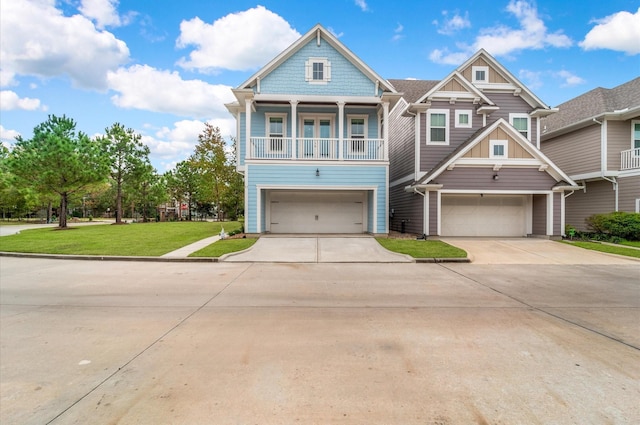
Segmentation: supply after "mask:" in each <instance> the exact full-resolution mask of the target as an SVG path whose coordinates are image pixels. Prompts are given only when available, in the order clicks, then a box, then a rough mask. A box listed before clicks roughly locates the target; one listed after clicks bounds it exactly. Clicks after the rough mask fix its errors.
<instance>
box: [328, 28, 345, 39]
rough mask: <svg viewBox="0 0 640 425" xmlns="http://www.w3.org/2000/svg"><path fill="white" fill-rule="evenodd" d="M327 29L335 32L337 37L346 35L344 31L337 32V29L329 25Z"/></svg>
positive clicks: (332, 32) (334, 34)
mask: <svg viewBox="0 0 640 425" xmlns="http://www.w3.org/2000/svg"><path fill="white" fill-rule="evenodd" d="M327 31H329V32H330V33H331V34H333V36H334V37H335V38H340V37H342V36H343V35H344V31H343V32H337V31H336V30H334V29H333V27H329V28H327Z"/></svg>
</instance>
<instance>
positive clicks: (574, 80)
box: [555, 70, 586, 87]
mask: <svg viewBox="0 0 640 425" xmlns="http://www.w3.org/2000/svg"><path fill="white" fill-rule="evenodd" d="M555 75H556V76H557V77H559V78H561V79H563V80H564V83H563V84H562V86H561V87H573V86H577V85H580V84H584V83H586V80H585V79H584V78H580V77H578V76H577V75H575V74H573V73H571V72H569V71H565V70H562V71H558V72H556V73H555Z"/></svg>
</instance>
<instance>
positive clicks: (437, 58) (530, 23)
mask: <svg viewBox="0 0 640 425" xmlns="http://www.w3.org/2000/svg"><path fill="white" fill-rule="evenodd" d="M506 10H507V12H509V13H510V14H512V15H513V16H514V17H515V18H516V19H517V20H518V22H519V25H520V27H519V28H511V27H508V26H506V25H498V26H495V27H490V28H483V29H481V30H480V33H479V35H478V36H477V37H476V39H475V41H474V43H473V44H472V45H460V46H458V47H459V48H461V49H462V51H461V52H453V53H451V52H449V51H448V50H447V49H443V50H434V51H433V52H432V54H431V56H430V59H431V60H432V61H434V62H438V63H443V64H455V65H459V64H460V63H462V62H463V61H464V60H465V59H466V58H468V57H469V56H471V55H472V54H473V53H474V52H476V51H477V50H479V49H481V48H484V49H485V50H487V51H488V52H489V53H491V54H492V55H494V56H508V55H509V54H511V53H514V52H518V51H521V50H526V49H533V50H538V49H543V48H546V47H558V48H561V47H569V46H571V45H572V44H573V41H572V40H571V39H570V38H569V37H567V36H566V35H565V34H563V33H562V31H556V32H554V33H549V32H548V30H547V27H546V26H545V24H544V21H543V20H542V19H541V18H540V17H539V16H538V10H537V9H536V7H535V4H533V3H529V2H528V1H525V0H511V1H510V2H509V4H508V5H507V9H506Z"/></svg>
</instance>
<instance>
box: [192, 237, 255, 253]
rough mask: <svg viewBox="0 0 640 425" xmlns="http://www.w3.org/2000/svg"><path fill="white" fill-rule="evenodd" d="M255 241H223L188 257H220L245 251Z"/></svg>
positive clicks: (253, 239) (251, 239)
mask: <svg viewBox="0 0 640 425" xmlns="http://www.w3.org/2000/svg"><path fill="white" fill-rule="evenodd" d="M257 240H258V239H256V238H245V239H223V240H219V241H217V242H214V243H212V244H211V245H209V246H207V247H205V248H202V249H201V250H199V251H196V252H194V253H192V254H190V255H189V257H222V256H223V255H225V254H230V253H232V252H238V251H242V250H245V249H247V248H249V247H251V246H253V244H254V243H256V241H257Z"/></svg>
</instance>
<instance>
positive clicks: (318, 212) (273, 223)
mask: <svg viewBox="0 0 640 425" xmlns="http://www.w3.org/2000/svg"><path fill="white" fill-rule="evenodd" d="M365 199H366V198H365V192H362V191H306V192H301V191H271V193H270V194H269V204H270V207H269V208H270V211H269V213H270V214H269V216H268V217H267V218H268V221H269V223H270V229H269V230H270V232H271V233H363V232H364V230H365V223H364V217H365V214H364V211H365V205H364V201H365Z"/></svg>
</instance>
